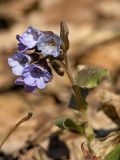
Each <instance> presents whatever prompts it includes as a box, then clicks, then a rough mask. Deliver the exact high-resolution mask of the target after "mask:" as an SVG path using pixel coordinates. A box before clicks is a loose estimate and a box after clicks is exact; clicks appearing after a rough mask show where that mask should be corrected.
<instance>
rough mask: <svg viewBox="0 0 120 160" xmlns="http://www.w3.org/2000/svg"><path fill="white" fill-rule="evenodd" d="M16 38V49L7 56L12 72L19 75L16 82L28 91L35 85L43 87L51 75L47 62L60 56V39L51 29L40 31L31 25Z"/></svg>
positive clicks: (31, 90)
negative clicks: (12, 53)
mask: <svg viewBox="0 0 120 160" xmlns="http://www.w3.org/2000/svg"><path fill="white" fill-rule="evenodd" d="M16 39H17V40H18V51H16V52H15V54H14V55H13V56H12V57H10V58H8V64H9V65H10V66H11V67H12V72H13V74H14V75H17V76H21V77H20V78H18V79H17V80H16V84H17V85H23V86H24V88H25V90H26V91H28V92H34V91H35V89H36V87H38V88H40V89H43V88H45V86H46V85H47V83H48V82H50V81H51V80H52V77H53V75H52V71H51V67H50V65H49V64H48V63H51V64H52V63H53V62H52V61H53V60H54V59H59V58H60V56H61V54H62V52H63V51H62V45H63V41H62V39H61V38H60V37H59V36H58V35H56V34H54V33H53V32H51V31H40V30H37V29H35V28H33V27H28V29H27V31H25V32H24V33H23V34H22V35H21V36H19V35H17V36H16ZM53 66H54V65H53Z"/></svg>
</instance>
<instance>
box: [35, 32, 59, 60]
mask: <svg viewBox="0 0 120 160" xmlns="http://www.w3.org/2000/svg"><path fill="white" fill-rule="evenodd" d="M61 44H62V40H61V38H60V37H59V36H58V35H56V34H54V33H53V32H50V31H46V32H43V34H42V36H40V37H39V39H38V43H37V48H38V50H39V51H41V52H42V54H43V56H47V55H52V56H53V57H58V56H59V55H60V45H61Z"/></svg>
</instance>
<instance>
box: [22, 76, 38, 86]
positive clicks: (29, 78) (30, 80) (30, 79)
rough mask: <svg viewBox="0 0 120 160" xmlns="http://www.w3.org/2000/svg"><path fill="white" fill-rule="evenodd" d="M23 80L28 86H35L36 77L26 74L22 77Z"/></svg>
mask: <svg viewBox="0 0 120 160" xmlns="http://www.w3.org/2000/svg"><path fill="white" fill-rule="evenodd" d="M24 82H25V84H26V85H29V86H36V83H35V82H36V79H35V78H33V77H32V76H31V75H28V76H26V77H25V78H24Z"/></svg>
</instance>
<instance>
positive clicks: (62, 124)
mask: <svg viewBox="0 0 120 160" xmlns="http://www.w3.org/2000/svg"><path fill="white" fill-rule="evenodd" d="M55 124H56V125H57V126H58V127H59V128H61V129H69V130H71V131H74V132H77V133H80V134H82V133H84V126H85V123H81V124H78V123H76V122H75V121H73V120H72V119H71V118H60V119H58V120H56V122H55Z"/></svg>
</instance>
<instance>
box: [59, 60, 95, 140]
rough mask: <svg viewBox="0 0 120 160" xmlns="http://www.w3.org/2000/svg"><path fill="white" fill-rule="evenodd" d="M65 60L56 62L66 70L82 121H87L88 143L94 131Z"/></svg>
mask: <svg viewBox="0 0 120 160" xmlns="http://www.w3.org/2000/svg"><path fill="white" fill-rule="evenodd" d="M65 62H67V64H64V63H63V62H61V61H58V60H57V63H58V64H59V65H60V66H61V67H62V68H63V69H64V71H65V72H66V74H67V76H68V79H69V80H70V82H71V86H72V89H73V92H74V94H75V96H76V100H77V104H78V105H79V106H78V107H79V108H78V109H79V111H80V115H81V119H82V121H83V122H87V126H86V127H85V136H86V138H87V140H88V142H89V143H90V142H91V140H92V139H93V138H94V132H93V129H92V127H91V125H90V124H89V122H88V118H87V107H86V103H85V100H84V99H83V97H82V96H81V91H80V88H79V87H78V86H77V85H76V83H75V81H74V78H73V75H72V73H71V71H70V68H69V65H68V60H65Z"/></svg>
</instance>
